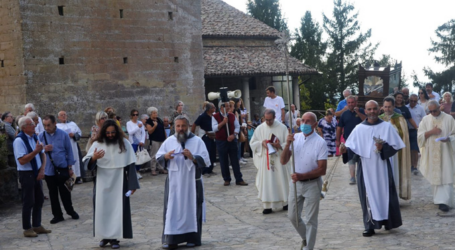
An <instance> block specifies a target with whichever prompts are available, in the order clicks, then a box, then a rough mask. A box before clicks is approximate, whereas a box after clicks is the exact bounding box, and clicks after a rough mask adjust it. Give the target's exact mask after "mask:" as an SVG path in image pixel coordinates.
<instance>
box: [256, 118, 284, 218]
mask: <svg viewBox="0 0 455 250" xmlns="http://www.w3.org/2000/svg"><path fill="white" fill-rule="evenodd" d="M272 134H274V135H275V136H276V137H278V139H279V140H280V143H281V147H282V148H284V147H285V145H286V138H287V136H288V130H287V128H286V126H285V125H283V124H282V123H280V122H278V121H274V123H273V125H272V126H271V127H269V126H268V125H267V124H266V123H262V124H261V125H259V126H258V127H257V128H256V130H255V131H254V134H253V137H252V138H251V141H250V147H251V150H252V151H253V160H254V165H255V166H256V168H257V169H258V172H257V174H256V188H257V189H258V198H259V199H260V200H261V201H262V203H263V207H264V209H270V208H273V209H277V208H281V207H283V206H286V205H287V204H288V196H289V180H290V173H291V171H290V169H289V168H290V163H288V164H285V165H281V163H280V155H281V153H282V152H283V150H282V149H279V150H278V149H277V152H276V153H275V154H273V155H269V166H267V149H266V148H264V147H263V146H262V141H263V140H268V139H270V136H271V135H272ZM272 164H273V165H274V168H275V170H274V171H273V170H272V167H271V166H272Z"/></svg>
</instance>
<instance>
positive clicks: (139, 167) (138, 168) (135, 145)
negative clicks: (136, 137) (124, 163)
mask: <svg viewBox="0 0 455 250" xmlns="http://www.w3.org/2000/svg"><path fill="white" fill-rule="evenodd" d="M131 146H133V149H134V153H136V152H137V149H138V148H139V144H131ZM140 169H141V165H136V172H138V171H139V170H140Z"/></svg>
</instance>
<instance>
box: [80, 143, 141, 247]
mask: <svg viewBox="0 0 455 250" xmlns="http://www.w3.org/2000/svg"><path fill="white" fill-rule="evenodd" d="M123 142H124V143H125V148H126V149H127V151H126V152H122V153H120V154H119V147H118V145H117V144H114V145H106V144H105V143H98V142H97V141H95V142H94V143H93V144H92V146H91V147H90V149H89V151H88V152H87V155H86V156H85V157H84V158H83V160H82V161H84V162H85V161H86V160H88V159H90V158H91V157H92V156H93V154H94V152H95V149H97V151H100V150H104V151H105V155H104V157H103V158H101V159H98V160H97V161H96V165H97V166H98V168H97V171H96V191H95V193H96V196H95V221H94V224H95V225H94V231H95V237H98V238H101V239H118V238H123V220H122V218H123V195H125V194H124V192H123V182H124V180H123V171H124V167H125V166H128V165H130V164H131V163H134V162H136V154H135V153H134V149H133V147H132V146H131V144H130V142H129V141H128V140H127V139H125V138H124V139H123Z"/></svg>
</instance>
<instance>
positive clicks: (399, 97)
mask: <svg viewBox="0 0 455 250" xmlns="http://www.w3.org/2000/svg"><path fill="white" fill-rule="evenodd" d="M395 108H397V109H399V110H400V111H401V114H402V115H403V117H404V119H406V121H407V122H408V130H409V124H411V125H412V126H413V127H412V129H418V126H417V124H416V123H415V121H414V119H412V115H411V111H409V109H408V107H406V106H405V104H404V95H403V93H402V92H397V93H395ZM405 143H406V142H405Z"/></svg>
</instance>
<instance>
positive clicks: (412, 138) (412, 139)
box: [409, 129, 419, 152]
mask: <svg viewBox="0 0 455 250" xmlns="http://www.w3.org/2000/svg"><path fill="white" fill-rule="evenodd" d="M409 144H411V150H416V151H417V152H419V145H418V144H417V129H410V130H409Z"/></svg>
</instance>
